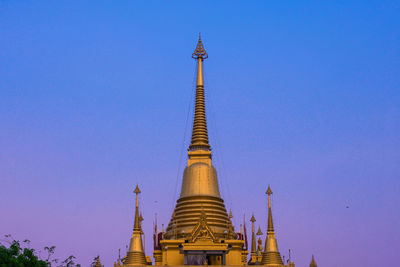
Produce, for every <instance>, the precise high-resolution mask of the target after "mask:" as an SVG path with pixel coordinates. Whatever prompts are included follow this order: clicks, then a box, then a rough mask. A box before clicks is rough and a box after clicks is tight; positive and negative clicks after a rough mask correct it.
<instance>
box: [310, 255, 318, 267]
mask: <svg viewBox="0 0 400 267" xmlns="http://www.w3.org/2000/svg"><path fill="white" fill-rule="evenodd" d="M310 267H317V263H316V262H315V259H314V255H312V258H311V263H310Z"/></svg>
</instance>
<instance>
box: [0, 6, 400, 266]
mask: <svg viewBox="0 0 400 267" xmlns="http://www.w3.org/2000/svg"><path fill="white" fill-rule="evenodd" d="M198 32H202V36H203V41H204V44H205V48H206V50H207V52H208V54H209V59H207V61H206V62H205V67H204V68H205V70H204V72H205V90H206V101H207V103H206V106H207V119H208V126H209V135H210V142H211V145H212V147H213V153H214V154H213V155H214V158H213V162H214V165H215V166H216V168H217V171H218V175H219V182H220V188H221V192H222V194H223V198H224V200H225V202H226V206H227V208H228V209H229V208H232V211H233V215H234V218H233V220H234V224H235V226H236V229H239V226H240V224H241V223H242V221H243V215H244V214H245V216H246V220H247V223H248V228H249V226H250V224H249V221H248V219H249V218H250V217H251V214H252V212H254V214H255V217H256V219H257V222H256V226H257V227H258V225H261V228H262V230H263V231H264V232H265V230H266V217H267V213H266V196H265V191H266V187H267V185H268V184H270V185H271V188H272V190H273V192H274V194H273V213H274V222H275V228H276V233H277V238H278V245H279V248H280V251H281V254H282V255H286V256H287V254H288V249H291V251H292V259H293V260H294V261H295V263H296V266H298V267H302V266H308V264H309V262H310V259H311V254H314V255H315V258H316V261H317V263H318V265H319V266H324V267H346V266H349V267H353V266H363V267H377V266H394V265H396V264H398V262H399V260H398V258H397V254H398V251H399V249H400V230H399V221H400V208H399V206H400V167H399V166H400V138H399V137H400V60H399V59H400V4H399V3H398V1H365V0H364V1H341V2H337V3H325V2H321V1H315V2H311V1H309V2H307V3H303V4H299V3H297V2H294V1H293V2H285V3H282V1H275V2H270V1H268V2H261V1H260V2H253V3H247V2H246V4H245V3H244V2H242V1H229V2H222V1H221V2H218V3H214V1H201V2H194V1H193V2H190V1H182V2H174V3H170V2H166V1H151V2H150V1H146V2H131V1H96V2H89V1H79V2H71V1H13V2H11V1H1V2H0V81H1V82H0V127H1V128H0V146H1V150H0V181H1V183H0V212H1V219H0V235H4V234H12V235H13V236H14V237H15V238H17V239H21V240H22V239H25V238H28V239H30V240H31V241H32V246H33V247H35V248H41V247H43V246H45V245H55V246H57V253H56V255H57V256H58V257H60V258H62V257H65V256H68V255H70V254H73V255H75V256H77V258H78V262H80V263H81V264H82V265H83V266H88V265H89V264H90V261H91V259H92V258H93V257H95V256H96V255H98V254H99V255H100V256H101V259H102V261H103V264H105V265H106V266H112V263H113V262H114V260H115V259H116V258H117V256H118V249H119V248H121V250H122V252H123V254H124V253H125V245H126V244H128V242H129V238H130V235H131V230H132V225H133V216H134V212H133V211H134V195H133V193H132V191H133V190H134V187H135V186H136V184H137V183H139V186H140V188H141V190H142V194H141V195H140V201H141V202H140V203H141V209H142V212H143V217H144V219H145V221H144V226H145V227H144V230H145V234H146V253H147V255H152V245H153V244H152V241H151V234H152V227H153V220H154V214H155V213H157V214H158V222H159V224H160V225H161V223H164V224H167V223H168V221H169V219H170V216H171V213H172V209H173V207H174V205H175V200H176V197H177V196H178V193H179V191H180V183H181V178H182V172H183V168H184V166H185V164H186V148H187V146H188V143H189V138H190V130H191V118H192V108H193V104H192V102H193V92H194V77H195V76H194V74H195V61H194V60H193V59H192V58H191V53H192V52H193V50H194V48H195V44H196V42H197V36H198ZM187 118H188V123H186V121H187ZM347 206H348V208H346V207H347Z"/></svg>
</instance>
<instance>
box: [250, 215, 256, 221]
mask: <svg viewBox="0 0 400 267" xmlns="http://www.w3.org/2000/svg"><path fill="white" fill-rule="evenodd" d="M250 221H251V222H252V223H254V222H255V221H256V218H254V214H253V215H251V219H250Z"/></svg>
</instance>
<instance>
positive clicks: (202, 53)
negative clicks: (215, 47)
mask: <svg viewBox="0 0 400 267" xmlns="http://www.w3.org/2000/svg"><path fill="white" fill-rule="evenodd" d="M192 58H194V59H198V58H201V59H206V58H208V54H207V52H206V50H205V49H204V46H203V43H202V42H201V35H200V33H199V41H198V42H197V46H196V49H195V50H194V52H193V54H192Z"/></svg>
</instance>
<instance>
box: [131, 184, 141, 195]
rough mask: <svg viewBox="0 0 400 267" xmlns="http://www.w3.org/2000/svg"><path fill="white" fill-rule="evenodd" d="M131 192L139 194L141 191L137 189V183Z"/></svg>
mask: <svg viewBox="0 0 400 267" xmlns="http://www.w3.org/2000/svg"><path fill="white" fill-rule="evenodd" d="M133 193H135V194H140V193H141V191H140V189H139V185H136V188H135V191H133Z"/></svg>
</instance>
